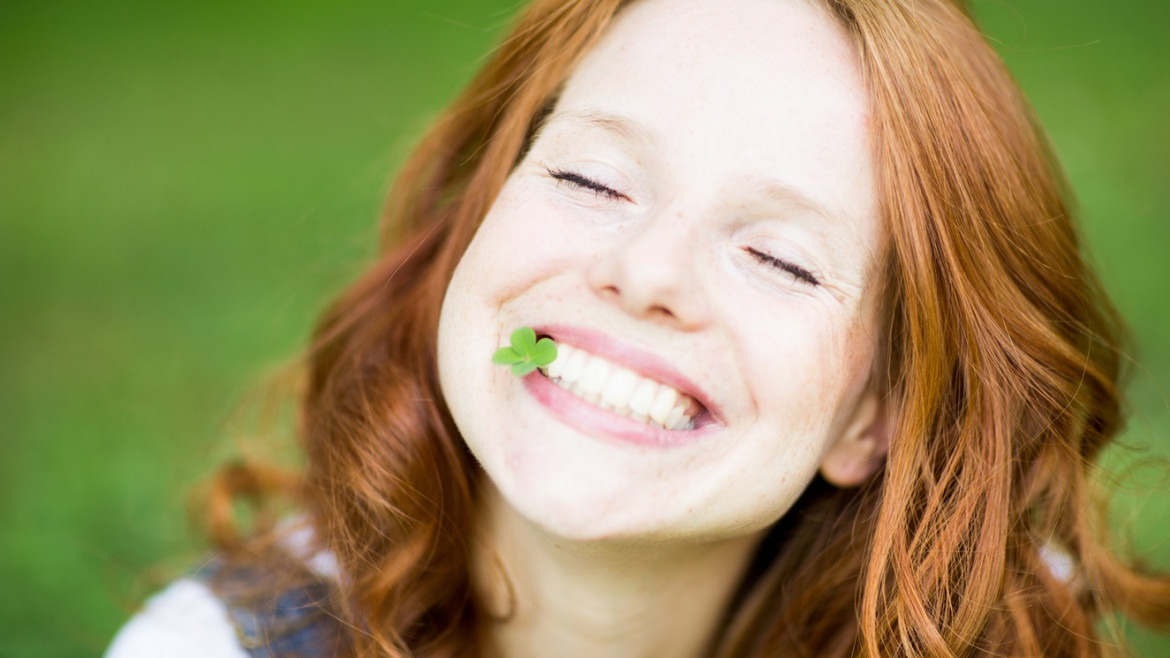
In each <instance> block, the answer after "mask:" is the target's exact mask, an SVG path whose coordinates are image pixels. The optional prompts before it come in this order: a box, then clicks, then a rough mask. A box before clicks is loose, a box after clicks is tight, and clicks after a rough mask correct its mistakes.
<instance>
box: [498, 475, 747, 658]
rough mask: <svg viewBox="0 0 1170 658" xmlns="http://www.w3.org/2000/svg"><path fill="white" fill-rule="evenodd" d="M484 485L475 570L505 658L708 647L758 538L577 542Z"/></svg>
mask: <svg viewBox="0 0 1170 658" xmlns="http://www.w3.org/2000/svg"><path fill="white" fill-rule="evenodd" d="M485 494H486V497H487V498H488V499H489V500H487V501H485V503H486V504H485V505H484V506H482V507H481V510H483V517H482V518H481V523H482V526H481V528H482V533H481V535H482V537H481V538H482V541H481V542H480V543H479V544H478V545H477V549H476V555H475V577H476V582H477V586H478V587H479V589H480V591H481V592H482V593H483V595H484V598H485V599H486V600H487V601H488V606H489V608H490V609H491V612H492V613H493V615H494V616H495V617H498V618H499V619H500V621H496V622H494V623H492V626H491V627H490V630H489V637H491V638H492V640H493V643H494V646H495V649H496V651H497V653H498V655H500V656H501V658H527V657H529V656H533V657H535V656H547V655H549V651H550V650H552V649H555V653H556V655H557V656H562V657H564V658H574V657H577V656H608V657H611V658H636V657H649V656H679V657H681V658H690V657H698V656H702V655H705V654H706V653H707V651H708V649H709V645H710V644H711V642H712V640H713V639H714V635H715V633H716V632H717V631H718V630H719V624H720V622H721V621H722V619H723V615H724V612H725V610H726V608H727V605H728V603H729V601H730V599H731V596H732V595H733V593H734V590H735V587H736V585H738V583H739V579H740V576H741V575H742V572H743V570H744V568H745V567H746V565H747V562H748V560H749V558H750V556H751V553H752V550H753V549H754V548H755V545H756V543H757V541H758V539H759V536H758V535H754V534H753V535H749V536H747V537H738V538H734V539H727V540H721V541H717V542H706V543H701V544H699V543H695V544H685V545H676V544H663V543H650V542H646V543H638V542H613V541H596V542H575V541H572V540H565V539H563V538H560V537H556V536H553V535H550V534H548V533H546V532H545V531H544V530H542V529H540V528H539V527H536V526H535V525H533V524H531V523H530V522H528V521H527V520H526V519H524V518H522V517H520V516H519V515H518V514H517V513H516V512H515V510H513V509H512V507H511V506H510V505H508V504H507V503H506V502H505V501H503V500H502V499H501V498H500V496H499V494H498V492H496V491H495V489H494V487H488V491H486V492H485Z"/></svg>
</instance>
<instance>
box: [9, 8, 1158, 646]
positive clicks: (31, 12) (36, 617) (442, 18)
mask: <svg viewBox="0 0 1170 658" xmlns="http://www.w3.org/2000/svg"><path fill="white" fill-rule="evenodd" d="M975 6H976V9H977V12H978V13H979V15H980V17H981V19H982V21H983V24H984V26H985V28H986V30H987V31H988V33H989V34H990V35H992V37H993V38H994V39H995V40H996V42H997V45H998V47H999V48H1000V50H1001V52H1003V53H1004V56H1005V58H1006V59H1007V60H1008V62H1009V64H1010V66H1011V68H1012V69H1013V71H1014V72H1015V73H1016V75H1017V77H1018V79H1019V80H1020V82H1021V84H1022V85H1023V87H1024V88H1025V90H1027V92H1028V93H1029V94H1030V96H1031V98H1032V100H1033V102H1034V103H1035V105H1036V107H1037V109H1038V111H1039V113H1040V115H1041V117H1042V118H1043V119H1044V121H1045V123H1046V125H1047V126H1048V129H1049V131H1050V133H1051V135H1052V138H1053V141H1054V142H1055V144H1056V149H1057V151H1058V152H1059V154H1060V156H1061V157H1062V159H1063V162H1064V164H1065V166H1066V168H1067V169H1068V172H1069V174H1070V176H1071V178H1072V180H1073V183H1074V185H1075V187H1076V189H1077V190H1078V192H1079V195H1080V199H1081V203H1082V206H1083V211H1084V228H1085V233H1086V235H1087V238H1088V243H1089V244H1090V248H1091V251H1092V255H1093V257H1094V259H1095V261H1096V262H1097V263H1098V265H1099V268H1100V271H1101V273H1102V275H1103V277H1104V279H1105V281H1106V284H1107V285H1108V287H1109V289H1110V290H1111V291H1112V292H1113V293H1114V295H1115V297H1116V300H1117V302H1118V303H1119V305H1120V306H1121V308H1122V310H1123V312H1124V313H1125V314H1126V315H1127V317H1128V318H1129V319H1130V321H1131V323H1132V325H1133V328H1134V331H1135V334H1136V336H1137V339H1138V345H1139V348H1138V352H1137V359H1138V361H1139V363H1140V364H1141V367H1140V368H1139V369H1138V371H1137V373H1136V377H1135V380H1134V383H1133V386H1132V387H1131V393H1132V396H1133V400H1134V403H1133V408H1134V417H1133V420H1132V421H1131V429H1130V430H1129V432H1128V433H1127V434H1126V437H1125V438H1126V441H1127V443H1129V444H1132V445H1135V446H1139V447H1147V448H1148V449H1149V450H1148V451H1147V452H1146V453H1145V454H1147V455H1166V454H1170V404H1168V402H1167V400H1168V399H1170V394H1168V393H1167V390H1166V389H1167V386H1168V385H1170V333H1168V332H1166V331H1165V330H1164V328H1165V327H1168V326H1170V310H1168V305H1167V303H1166V302H1167V301H1168V300H1170V295H1168V294H1167V292H1166V287H1167V284H1170V257H1168V256H1167V247H1170V213H1168V211H1170V194H1168V191H1167V188H1168V186H1170V179H1168V176H1167V175H1168V174H1170V167H1168V166H1167V162H1168V155H1167V154H1168V153H1170V128H1168V127H1167V123H1166V118H1167V116H1170V112H1168V108H1170V68H1168V65H1170V40H1167V39H1166V38H1165V26H1166V25H1168V24H1170V4H1167V3H1164V2H1160V1H1154V0H1148V1H1138V0H1131V1H1130V2H1127V3H1110V4H1109V5H1108V6H1107V5H1106V3H1101V2H1088V1H1087V0H1077V1H1069V2H1056V1H1054V0H997V1H995V2H991V1H986V0H984V1H982V2H980V1H977V2H976V5H975ZM515 9H516V2H515V1H514V0H507V1H502V0H490V1H485V0H457V1H455V0H443V1H442V2H425V1H424V0H382V1H381V2H369V1H365V0H362V1H353V2H301V1H286V2H281V3H276V2H264V3H230V2H225V1H222V0H212V1H210V2H202V3H157V2H145V1H143V0H122V1H115V0H110V1H107V2H82V1H80V0H57V1H52V0H50V1H47V2H36V3H34V2H31V1H29V0H25V1H24V2H20V1H17V2H6V3H2V4H0V656H13V657H15V656H92V655H96V654H99V653H100V652H101V651H102V650H103V648H104V647H105V645H106V644H107V643H108V641H109V639H110V637H111V636H112V635H113V633H114V632H115V630H116V629H117V627H118V626H119V624H121V623H122V622H123V621H124V619H125V618H126V616H127V615H128V614H129V611H130V610H131V609H132V608H133V606H134V605H136V604H137V603H138V602H139V601H140V599H141V597H142V596H144V595H145V594H146V593H147V591H148V587H149V586H150V584H151V583H152V582H154V579H153V578H152V576H153V575H154V574H158V573H162V574H167V573H168V569H172V568H173V569H181V568H182V566H183V564H185V561H186V560H188V559H190V558H191V556H193V555H196V554H197V552H198V551H199V550H200V547H201V546H202V545H203V544H202V543H201V540H200V539H199V537H198V535H197V533H195V532H193V531H192V530H191V529H190V528H189V524H188V521H187V515H186V505H185V500H186V497H187V494H188V493H189V491H190V489H191V487H192V486H193V485H194V484H195V483H197V482H198V481H199V480H200V479H201V478H202V477H204V476H205V475H206V474H207V473H208V472H209V469H210V468H211V466H212V465H213V464H214V463H216V462H217V461H219V460H221V459H223V458H224V457H225V456H226V455H228V454H231V452H232V448H231V444H232V436H231V434H232V433H233V431H234V430H232V429H231V428H229V426H228V423H227V419H228V418H229V417H230V416H231V414H232V412H233V410H234V409H236V407H237V406H238V404H239V402H240V401H241V400H242V399H243V398H244V397H245V396H246V395H247V394H248V392H249V391H251V390H253V389H254V388H255V387H256V385H257V384H258V383H259V382H260V381H261V379H262V378H263V377H265V376H266V375H267V374H268V373H270V372H271V371H272V370H273V368H274V367H276V366H277V365H279V364H281V363H283V362H285V361H286V360H287V359H288V358H289V357H290V356H292V355H294V354H295V353H296V352H297V351H298V349H299V348H300V347H301V346H302V345H303V344H304V343H305V340H306V336H307V333H308V329H309V327H310V325H311V323H312V321H313V318H314V316H315V314H316V313H317V311H319V310H320V309H321V308H322V305H323V304H324V303H325V302H326V301H327V300H328V298H329V295H330V293H331V292H333V291H336V290H338V289H339V288H340V287H341V286H342V285H343V283H344V282H345V281H346V280H347V279H348V278H349V277H351V276H353V275H354V274H355V273H357V272H358V271H359V270H360V269H361V267H362V264H363V263H364V262H365V261H366V259H367V258H369V256H370V255H371V254H372V253H373V244H374V241H375V221H376V216H377V212H378V207H379V205H380V202H381V196H382V194H383V192H384V190H385V188H386V184H387V182H388V180H389V177H390V175H391V173H392V172H393V170H394V169H395V168H396V166H397V164H398V163H399V162H400V160H401V158H402V157H403V155H404V154H405V152H406V150H407V149H408V148H409V146H410V144H411V143H412V141H413V139H414V138H415V137H416V136H417V135H418V134H419V133H420V132H421V130H422V129H423V127H424V126H425V125H426V124H427V123H428V121H429V120H430V119H431V118H433V117H434V115H435V114H436V112H437V111H438V110H439V109H440V108H441V107H442V106H443V104H444V103H445V102H446V101H448V100H449V99H450V98H451V97H452V96H453V95H454V94H455V93H456V91H457V90H458V89H459V88H460V86H461V84H462V82H463V81H465V80H466V79H467V77H468V76H469V75H470V74H471V72H472V71H473V70H474V68H475V66H476V64H477V63H478V62H480V61H482V57H483V56H484V53H486V52H487V50H488V49H489V48H490V45H491V44H492V43H493V42H494V38H495V37H496V36H497V35H498V34H499V31H500V29H501V28H502V27H503V26H505V25H506V24H507V23H508V20H509V18H510V17H511V15H512V14H513V13H514V11H515ZM1111 461H1112V462H1117V461H1118V460H1117V459H1111ZM1137 476H1138V477H1137V478H1136V480H1137V481H1138V482H1139V483H1141V484H1142V485H1143V486H1148V485H1151V484H1153V483H1156V482H1158V481H1159V478H1158V477H1157V474H1156V472H1154V471H1150V470H1146V471H1142V472H1139V473H1138V474H1137ZM1165 494H1166V490H1165V488H1164V487H1163V488H1162V489H1159V490H1158V491H1157V492H1156V493H1155V495H1150V493H1149V491H1148V490H1147V489H1139V490H1137V491H1135V492H1132V493H1131V492H1124V493H1123V494H1122V495H1121V497H1120V498H1119V501H1118V516H1119V518H1122V519H1124V520H1126V521H1127V522H1129V523H1131V524H1132V525H1133V527H1134V528H1135V539H1136V544H1137V547H1138V549H1139V550H1141V551H1143V552H1144V553H1145V554H1147V555H1148V556H1150V557H1151V559H1152V560H1153V561H1154V562H1156V563H1158V564H1161V565H1163V566H1170V546H1168V545H1167V543H1166V540H1167V538H1170V509H1168V508H1167V506H1166V505H1165V504H1163V503H1162V502H1161V497H1162V496H1164V495H1165ZM160 566H161V569H160ZM163 577H164V578H165V577H166V576H165V575H164V576H163ZM1136 642H1137V644H1138V647H1139V650H1140V655H1145V656H1157V655H1170V643H1166V642H1165V641H1162V640H1159V639H1154V638H1152V637H1151V636H1148V635H1140V636H1138V637H1137V639H1136Z"/></svg>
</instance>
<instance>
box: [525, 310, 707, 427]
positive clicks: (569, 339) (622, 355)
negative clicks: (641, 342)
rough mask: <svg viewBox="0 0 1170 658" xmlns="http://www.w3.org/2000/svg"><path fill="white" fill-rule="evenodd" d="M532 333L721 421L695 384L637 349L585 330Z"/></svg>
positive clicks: (554, 328)
mask: <svg viewBox="0 0 1170 658" xmlns="http://www.w3.org/2000/svg"><path fill="white" fill-rule="evenodd" d="M534 329H535V330H536V334H537V335H538V336H542V335H543V336H551V337H552V339H553V340H556V341H564V342H565V343H568V344H569V345H572V346H573V347H580V348H581V349H583V350H585V351H586V352H589V353H590V354H596V355H597V356H600V357H601V358H603V359H605V360H606V361H610V362H612V363H616V364H618V365H621V366H623V367H625V368H629V369H630V370H633V371H634V372H636V373H638V374H641V375H643V376H645V377H649V378H651V379H656V380H658V381H660V382H662V383H663V384H666V385H667V386H671V387H673V388H675V389H677V390H678V391H679V392H681V393H685V394H687V395H689V396H691V397H692V398H694V399H696V400H698V401H699V404H701V405H703V406H704V407H706V409H707V413H709V414H711V419H712V420H715V421H717V422H718V421H720V420H721V418H722V414H721V413H720V412H719V409H718V408H717V407H716V406H715V405H714V404H713V403H712V402H711V400H710V398H709V397H708V396H707V395H706V394H705V393H704V392H703V390H702V389H701V388H699V386H698V385H697V384H695V383H694V382H693V381H691V380H690V379H688V378H687V377H686V375H684V374H682V373H681V372H679V371H678V370H677V369H675V367H674V366H672V365H670V364H669V363H667V362H666V361H664V360H663V359H661V358H659V357H658V356H656V355H654V354H651V353H650V352H647V351H646V350H644V349H642V348H640V347H637V346H635V345H631V344H629V343H626V342H623V341H621V340H618V339H616V338H613V337H610V336H607V335H605V334H603V333H600V332H597V331H593V330H592V329H585V328H584V327H569V326H563V325H544V326H537V327H534Z"/></svg>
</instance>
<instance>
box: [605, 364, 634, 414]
mask: <svg viewBox="0 0 1170 658" xmlns="http://www.w3.org/2000/svg"><path fill="white" fill-rule="evenodd" d="M638 379H639V378H638V376H637V375H635V374H634V373H632V372H630V371H629V370H626V369H625V368H618V369H617V370H616V371H615V372H614V373H613V377H610V379H609V382H608V383H607V384H606V386H605V388H603V389H601V400H602V402H604V403H605V404H607V405H608V406H609V407H610V408H613V409H628V408H629V407H628V406H626V405H627V404H629V402H630V394H631V393H633V392H634V386H636V385H637V384H638Z"/></svg>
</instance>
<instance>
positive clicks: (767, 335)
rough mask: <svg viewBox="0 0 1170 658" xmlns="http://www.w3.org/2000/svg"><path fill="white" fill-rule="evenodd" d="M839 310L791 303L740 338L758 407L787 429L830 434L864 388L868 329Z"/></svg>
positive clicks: (814, 434) (811, 437) (805, 433)
mask: <svg viewBox="0 0 1170 658" xmlns="http://www.w3.org/2000/svg"><path fill="white" fill-rule="evenodd" d="M805 301H807V300H805ZM757 307H758V306H757ZM841 310H842V309H836V308H830V307H827V306H822V305H819V304H803V305H800V304H792V305H789V307H788V308H786V309H785V312H783V313H778V314H769V316H768V318H766V319H764V321H762V322H757V323H755V324H754V325H753V326H752V330H751V334H750V336H747V337H745V338H744V339H743V340H741V341H740V344H741V345H743V346H745V347H748V348H749V349H747V350H744V351H743V352H742V353H741V354H740V357H739V358H740V359H741V363H743V364H745V371H746V372H747V373H748V379H749V381H750V382H753V389H754V391H753V394H754V397H755V402H756V404H757V405H758V413H759V414H760V416H761V418H764V419H766V420H768V421H769V422H772V423H776V424H778V425H782V426H783V428H782V429H783V430H784V431H785V433H786V434H791V433H798V434H799V435H801V436H807V437H809V440H811V441H817V440H820V441H823V440H824V439H827V438H831V435H833V433H834V432H836V431H837V430H838V429H839V427H838V425H839V424H840V423H839V421H840V419H841V417H842V416H844V415H847V412H848V411H849V410H850V408H851V404H852V401H853V400H854V399H855V398H856V397H858V396H859V395H860V394H861V391H862V390H863V389H864V386H865V383H866V381H867V375H868V368H869V364H870V362H871V359H872V349H873V346H872V342H873V341H872V334H871V332H868V331H866V330H865V327H864V326H862V323H859V322H857V321H856V318H855V317H850V316H845V315H844V314H842V313H840V311H841ZM834 311H836V312H834ZM826 434H827V435H830V436H826Z"/></svg>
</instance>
